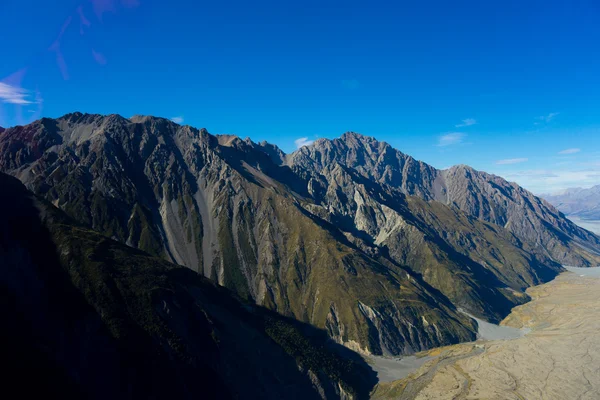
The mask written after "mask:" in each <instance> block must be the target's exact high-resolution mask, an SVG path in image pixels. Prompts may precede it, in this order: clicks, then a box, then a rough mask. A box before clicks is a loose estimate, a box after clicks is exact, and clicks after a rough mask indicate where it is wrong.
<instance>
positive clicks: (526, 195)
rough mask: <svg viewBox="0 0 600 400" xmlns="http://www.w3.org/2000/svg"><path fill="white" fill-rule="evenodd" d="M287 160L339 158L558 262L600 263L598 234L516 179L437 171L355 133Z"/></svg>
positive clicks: (321, 162) (314, 167)
mask: <svg viewBox="0 0 600 400" xmlns="http://www.w3.org/2000/svg"><path fill="white" fill-rule="evenodd" d="M285 162H286V164H287V165H290V166H291V167H292V168H294V169H298V170H307V171H311V172H312V173H317V174H318V172H319V171H320V170H321V169H323V168H324V167H326V166H327V165H331V164H332V163H337V164H340V165H343V166H345V167H347V168H351V169H353V170H355V171H357V172H358V173H359V174H360V175H362V176H364V177H366V178H368V179H371V180H373V181H376V182H378V183H384V184H387V185H390V186H392V187H395V188H399V189H401V190H402V191H403V192H404V193H406V194H409V195H416V196H419V197H421V198H423V199H425V200H437V201H439V202H442V203H444V204H448V205H450V206H454V207H457V208H459V209H460V210H462V211H464V212H466V213H468V214H469V215H472V216H474V217H476V218H478V219H481V220H483V221H487V222H491V223H493V224H495V225H498V226H501V227H504V228H506V229H507V230H509V231H510V232H512V233H514V234H515V235H516V236H517V237H518V238H519V239H521V240H523V241H526V242H529V243H530V244H532V245H537V246H539V247H541V248H542V249H543V250H544V251H545V252H546V253H547V254H548V255H549V256H550V257H552V258H553V259H555V260H556V261H558V262H560V263H563V264H569V265H577V266H595V265H597V264H598V263H600V256H599V255H598V253H599V252H600V238H598V237H597V236H595V235H593V234H591V233H590V232H588V231H586V230H584V229H582V228H580V227H578V226H577V225H575V224H574V223H572V222H571V221H569V220H568V219H566V218H564V216H563V215H561V213H560V212H559V211H558V210H556V209H555V208H554V207H553V206H552V205H550V204H549V203H548V202H546V201H544V200H542V199H540V198H538V197H536V196H534V195H533V194H532V193H530V192H528V191H527V190H525V189H523V188H521V187H520V186H518V185H517V184H515V183H511V182H507V181H506V180H504V179H502V178H500V177H498V176H495V175H490V174H487V173H485V172H481V171H476V170H474V169H473V168H471V167H468V166H466V165H458V166H455V167H452V168H450V169H448V170H437V169H435V168H433V167H431V166H430V165H428V164H425V163H423V162H421V161H417V160H415V159H414V158H412V157H410V156H408V155H406V154H403V153H401V152H400V151H398V150H396V149H394V148H392V147H391V146H390V145H389V144H387V143H385V142H379V141H377V140H375V139H373V138H370V137H366V136H362V135H359V134H356V133H346V134H344V135H343V136H342V137H341V138H340V139H334V140H326V139H321V140H318V141H316V142H315V143H314V144H313V145H312V146H306V147H303V148H301V149H300V150H298V151H296V152H295V153H292V154H291V155H289V156H288V157H287V159H286V161H285Z"/></svg>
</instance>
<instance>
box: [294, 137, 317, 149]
mask: <svg viewBox="0 0 600 400" xmlns="http://www.w3.org/2000/svg"><path fill="white" fill-rule="evenodd" d="M313 143H314V140H310V139H309V138H307V137H301V138H298V139H296V140H294V144H295V145H296V148H298V149H299V148H300V147H302V146H310V145H311V144H313Z"/></svg>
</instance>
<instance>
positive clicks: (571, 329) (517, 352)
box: [373, 272, 600, 400]
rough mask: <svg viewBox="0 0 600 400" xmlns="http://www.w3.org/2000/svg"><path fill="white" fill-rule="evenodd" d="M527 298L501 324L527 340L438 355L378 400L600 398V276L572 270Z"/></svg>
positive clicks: (384, 388) (386, 386)
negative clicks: (523, 331) (520, 331)
mask: <svg viewBox="0 0 600 400" xmlns="http://www.w3.org/2000/svg"><path fill="white" fill-rule="evenodd" d="M528 293H529V295H530V296H531V297H532V298H533V300H532V301H531V302H529V303H527V304H525V305H523V306H519V307H516V308H515V309H514V310H513V312H512V313H511V314H510V315H509V316H508V317H507V318H506V319H505V320H504V321H503V322H502V325H507V326H513V327H517V328H522V327H526V328H530V329H531V333H529V334H528V335H527V336H524V337H521V338H518V339H512V340H493V341H484V342H476V343H468V344H461V345H456V346H449V347H446V348H442V349H434V350H432V351H431V352H430V353H433V352H437V353H438V354H441V355H440V357H439V358H437V359H436V360H435V361H432V362H429V363H427V364H426V365H424V366H423V367H421V368H420V369H419V370H418V371H416V372H415V373H413V374H411V375H410V376H409V377H407V378H405V379H402V380H398V381H394V382H391V383H382V384H380V385H379V386H378V388H377V389H376V391H375V392H374V394H373V397H374V398H394V399H527V400H532V399H600V277H595V276H586V277H583V276H580V274H576V273H573V272H566V273H563V274H561V275H560V276H559V277H557V278H556V279H555V280H554V281H552V282H550V283H547V284H545V285H540V286H537V287H533V288H530V289H529V290H528Z"/></svg>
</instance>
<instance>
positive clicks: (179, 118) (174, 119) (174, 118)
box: [171, 117, 183, 124]
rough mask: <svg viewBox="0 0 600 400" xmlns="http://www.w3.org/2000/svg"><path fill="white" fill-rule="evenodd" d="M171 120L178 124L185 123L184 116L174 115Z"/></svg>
mask: <svg viewBox="0 0 600 400" xmlns="http://www.w3.org/2000/svg"><path fill="white" fill-rule="evenodd" d="M171 121H173V122H175V123H176V124H183V117H173V118H171Z"/></svg>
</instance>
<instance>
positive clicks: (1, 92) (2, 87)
mask: <svg viewBox="0 0 600 400" xmlns="http://www.w3.org/2000/svg"><path fill="white" fill-rule="evenodd" d="M0 101H1V102H3V103H8V104H18V105H21V106H25V105H28V104H35V103H36V101H35V100H31V92H29V90H26V89H23V88H21V87H18V86H12V85H9V84H7V83H4V82H0Z"/></svg>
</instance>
